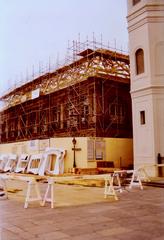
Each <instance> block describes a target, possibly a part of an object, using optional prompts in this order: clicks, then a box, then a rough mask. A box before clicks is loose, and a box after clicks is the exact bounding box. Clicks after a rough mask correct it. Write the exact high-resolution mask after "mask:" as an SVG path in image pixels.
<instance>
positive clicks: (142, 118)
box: [140, 111, 145, 125]
mask: <svg viewBox="0 0 164 240" xmlns="http://www.w3.org/2000/svg"><path fill="white" fill-rule="evenodd" d="M140 123H141V125H144V124H145V111H140Z"/></svg>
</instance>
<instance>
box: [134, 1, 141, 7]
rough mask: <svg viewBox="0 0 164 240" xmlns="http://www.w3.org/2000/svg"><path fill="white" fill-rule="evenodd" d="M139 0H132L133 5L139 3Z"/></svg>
mask: <svg viewBox="0 0 164 240" xmlns="http://www.w3.org/2000/svg"><path fill="white" fill-rule="evenodd" d="M140 1H141V0H133V6H134V5H136V4H137V3H139V2H140Z"/></svg>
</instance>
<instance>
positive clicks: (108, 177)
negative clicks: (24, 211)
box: [0, 170, 143, 208]
mask: <svg viewBox="0 0 164 240" xmlns="http://www.w3.org/2000/svg"><path fill="white" fill-rule="evenodd" d="M123 172H125V171H124V170H122V171H115V172H114V174H98V175H82V176H80V175H79V176H66V177H46V179H47V188H46V191H45V194H44V197H43V198H42V197H41V194H40V190H39V186H38V183H37V182H36V179H35V177H31V176H20V175H16V174H0V181H1V182H2V185H3V188H4V192H5V195H6V197H8V193H7V184H6V183H7V181H9V180H17V181H19V180H20V181H24V182H26V183H27V192H26V197H25V203H24V208H27V207H28V204H29V203H30V202H33V201H38V202H39V203H40V206H44V205H45V203H46V202H50V203H51V208H54V203H55V194H54V184H55V183H57V182H58V181H61V180H62V181H64V180H66V181H68V180H80V179H82V180H84V179H85V180H87V179H92V180H93V179H95V180H96V179H97V180H98V179H99V180H105V189H104V197H105V198H107V197H108V196H111V197H114V199H115V200H118V197H117V194H116V190H115V189H116V188H115V186H114V184H113V182H114V178H116V179H117V182H118V186H117V187H118V188H117V189H119V191H120V192H122V186H121V182H120V177H119V174H122V173H123ZM126 172H127V173H132V178H131V182H130V185H129V188H132V187H133V186H134V185H136V184H137V185H138V186H139V187H140V188H141V189H143V187H142V183H141V180H140V177H139V174H138V172H137V171H136V170H127V171H126ZM136 181H137V182H136ZM32 190H34V191H35V195H36V197H32V196H31V195H32Z"/></svg>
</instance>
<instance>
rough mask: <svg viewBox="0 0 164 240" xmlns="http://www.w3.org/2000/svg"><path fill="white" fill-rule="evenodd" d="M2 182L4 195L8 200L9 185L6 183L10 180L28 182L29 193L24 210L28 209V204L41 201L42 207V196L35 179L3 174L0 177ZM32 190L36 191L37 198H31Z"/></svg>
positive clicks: (27, 193)
mask: <svg viewBox="0 0 164 240" xmlns="http://www.w3.org/2000/svg"><path fill="white" fill-rule="evenodd" d="M0 180H1V182H2V184H3V186H2V187H3V189H4V193H5V195H6V198H8V192H7V184H6V182H7V181H8V180H19V181H24V182H27V192H26V197H25V203H24V208H27V207H28V204H29V203H30V202H34V201H39V202H40V205H41V206H42V198H41V195H40V191H39V188H38V184H37V182H36V180H35V178H34V177H28V176H14V175H7V174H1V175H0ZM32 190H34V191H35V194H36V196H35V197H32V196H31V195H32Z"/></svg>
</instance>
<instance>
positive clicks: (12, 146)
mask: <svg viewBox="0 0 164 240" xmlns="http://www.w3.org/2000/svg"><path fill="white" fill-rule="evenodd" d="M72 139H73V138H72V137H67V138H64V137H63V138H51V139H45V140H33V141H24V142H16V143H7V144H0V153H16V154H18V155H19V154H21V153H28V154H34V153H39V152H44V149H45V148H46V147H57V148H63V149H65V150H66V151H67V153H66V157H65V171H66V172H68V171H69V169H70V168H72V167H73V159H74V156H73V150H72V148H73V144H72ZM103 140H104V141H105V146H106V147H105V149H106V150H105V151H106V152H105V159H104V160H106V161H114V166H115V167H120V166H121V167H127V166H128V165H130V164H132V163H133V148H132V139H120V138H103ZM76 141H77V143H76V148H81V150H80V151H76V166H77V167H79V168H87V167H88V168H94V167H96V161H87V141H88V138H87V137H79V138H78V137H77V138H76ZM120 160H121V165H120Z"/></svg>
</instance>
